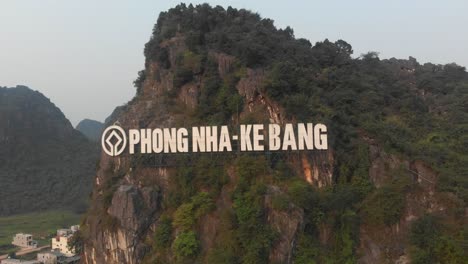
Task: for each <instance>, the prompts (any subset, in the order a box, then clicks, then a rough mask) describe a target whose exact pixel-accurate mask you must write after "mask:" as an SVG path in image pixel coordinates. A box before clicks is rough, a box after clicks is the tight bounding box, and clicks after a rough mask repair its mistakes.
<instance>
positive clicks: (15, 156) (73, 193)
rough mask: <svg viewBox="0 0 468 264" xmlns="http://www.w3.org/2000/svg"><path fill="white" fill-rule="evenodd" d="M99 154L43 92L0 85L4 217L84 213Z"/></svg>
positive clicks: (1, 205)
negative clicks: (56, 210) (60, 210)
mask: <svg viewBox="0 0 468 264" xmlns="http://www.w3.org/2000/svg"><path fill="white" fill-rule="evenodd" d="M97 154H98V148H97V145H96V144H94V143H92V142H90V141H89V140H88V139H86V138H85V137H84V136H83V135H82V134H81V133H80V132H78V131H77V130H75V129H74V128H73V126H72V125H71V123H70V121H69V120H68V119H67V118H66V117H65V115H64V114H63V113H62V111H61V110H60V109H59V108H58V107H57V106H55V105H54V104H53V103H52V102H51V101H50V100H49V99H48V98H47V97H45V96H44V95H43V94H41V93H40V92H38V91H33V90H31V89H29V88H28V87H26V86H16V87H14V88H7V87H0V189H1V190H2V191H1V192H0V215H10V214H16V213H24V212H29V211H38V210H43V209H52V208H67V209H77V210H78V209H79V210H84V209H85V207H86V199H87V195H88V193H89V192H90V190H91V185H92V175H93V171H94V168H95V163H96V160H97Z"/></svg>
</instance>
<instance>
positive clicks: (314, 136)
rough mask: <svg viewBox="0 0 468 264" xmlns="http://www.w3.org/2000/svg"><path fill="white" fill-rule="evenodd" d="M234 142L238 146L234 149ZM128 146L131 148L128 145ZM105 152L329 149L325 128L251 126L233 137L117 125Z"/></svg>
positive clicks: (215, 129) (213, 130)
mask: <svg viewBox="0 0 468 264" xmlns="http://www.w3.org/2000/svg"><path fill="white" fill-rule="evenodd" d="M233 142H237V144H236V145H235V146H238V148H236V149H233ZM127 143H128V144H127ZM101 144H102V149H103V150H104V152H105V153H106V154H108V155H110V156H117V155H120V154H121V153H123V152H124V150H125V149H128V153H130V154H134V153H142V154H145V153H189V152H194V153H197V152H230V151H233V150H234V151H238V150H239V151H243V152H247V151H266V150H267V151H281V150H283V151H286V150H326V149H328V136H327V127H326V126H325V125H323V124H315V125H314V124H312V123H298V124H285V125H284V126H280V125H278V124H269V125H264V124H247V125H240V126H239V128H238V130H237V131H235V133H233V131H229V127H228V126H200V127H192V128H153V129H151V128H142V129H129V130H128V132H127V133H126V132H125V131H124V130H123V129H122V128H121V127H119V126H117V125H113V126H110V127H108V128H107V129H106V130H104V132H103V134H102V139H101Z"/></svg>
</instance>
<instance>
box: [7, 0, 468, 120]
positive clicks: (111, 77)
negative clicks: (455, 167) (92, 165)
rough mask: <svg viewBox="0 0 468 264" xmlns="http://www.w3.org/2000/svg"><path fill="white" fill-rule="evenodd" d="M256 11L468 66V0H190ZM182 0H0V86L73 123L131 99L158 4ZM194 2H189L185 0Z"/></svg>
mask: <svg viewBox="0 0 468 264" xmlns="http://www.w3.org/2000/svg"><path fill="white" fill-rule="evenodd" d="M202 2H208V3H210V4H212V5H222V6H224V7H227V6H229V5H231V6H233V7H237V8H246V9H250V10H252V11H255V12H258V13H259V14H260V15H262V17H268V18H271V19H273V20H274V21H275V25H276V26H277V27H281V28H284V27H285V26H287V25H289V26H291V27H292V28H293V29H294V32H295V35H296V37H303V38H307V39H309V40H310V41H311V42H312V43H315V42H316V41H322V40H323V39H325V38H328V39H330V40H332V41H335V40H337V39H344V40H346V41H347V42H348V43H350V44H351V45H352V46H353V48H354V52H355V55H360V54H361V53H365V52H367V51H377V52H380V57H381V58H390V57H396V58H408V56H413V57H415V58H417V59H418V61H419V62H428V61H430V62H434V63H449V62H456V63H458V64H460V65H463V66H468V45H467V43H468V1H463V0H460V1H432V0H424V1H423V0H420V1H417V0H414V1H402V0H396V1H395V0H394V1H375V0H362V1H359V0H357V1H341V0H340V1H338V0H335V1H333V0H332V1H330V0H327V1H311V0H307V1H305V0H304V1H294V0H288V1H271V0H270V1H267V0H261V1H259V0H255V1H253V0H243V1H193V2H192V3H194V4H195V3H202ZM178 3H180V1H169V0H165V1H154V0H153V1H130V0H128V1H116V0H112V1H110V0H108V1H103V0H99V1H92V0H79V1H78V0H75V1H63V0H0V86H16V85H17V84H23V85H27V86H29V87H31V88H32V89H34V90H39V91H40V92H42V93H43V94H45V95H46V96H47V97H49V98H50V99H51V100H52V102H54V103H55V104H56V105H57V106H58V107H60V109H62V111H63V112H64V113H65V115H66V116H67V117H68V119H70V121H71V122H72V123H73V124H74V125H76V124H77V123H78V122H79V121H80V120H81V119H83V118H91V119H96V120H99V121H103V120H104V119H105V118H106V117H107V116H108V115H109V114H110V113H111V112H112V110H113V109H114V108H115V107H116V106H118V105H121V104H123V103H125V102H127V101H128V100H130V99H131V98H132V97H133V95H134V93H135V89H134V88H133V85H132V82H133V80H134V79H135V77H136V76H137V72H138V71H139V70H141V69H142V68H143V65H144V58H143V47H144V44H145V43H146V42H147V41H148V39H149V37H150V34H151V31H152V28H153V25H154V23H155V22H156V19H157V16H158V14H159V12H161V11H165V10H167V9H168V8H170V7H172V6H175V5H176V4H178ZM187 3H189V2H187Z"/></svg>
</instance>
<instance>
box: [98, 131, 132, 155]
mask: <svg viewBox="0 0 468 264" xmlns="http://www.w3.org/2000/svg"><path fill="white" fill-rule="evenodd" d="M126 145H127V136H126V135H125V131H124V130H123V129H122V128H121V127H119V126H116V125H113V126H110V127H108V128H106V130H104V132H103V133H102V138H101V146H102V149H103V150H104V152H105V153H106V154H107V155H109V156H113V157H114V156H118V155H120V154H121V153H122V152H123V151H124V149H125V146H126Z"/></svg>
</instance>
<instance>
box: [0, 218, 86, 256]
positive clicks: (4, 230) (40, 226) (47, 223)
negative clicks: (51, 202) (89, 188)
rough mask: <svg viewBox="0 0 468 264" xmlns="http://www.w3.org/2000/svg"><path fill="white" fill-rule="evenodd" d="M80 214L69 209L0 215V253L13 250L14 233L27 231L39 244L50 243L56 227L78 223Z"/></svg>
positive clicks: (67, 226)
mask: <svg viewBox="0 0 468 264" xmlns="http://www.w3.org/2000/svg"><path fill="white" fill-rule="evenodd" d="M80 218H81V215H79V214H76V213H73V212H69V211H47V212H40V213H30V214H21V215H13V216H6V217H0V255H2V254H7V253H10V252H12V251H15V247H13V246H11V241H12V237H13V236H14V235H15V234H16V233H29V234H32V235H33V238H34V240H37V241H38V243H39V246H44V245H47V244H49V243H50V238H51V237H52V236H53V235H54V234H55V233H56V231H57V229H60V228H69V227H70V226H71V225H77V224H79V223H80Z"/></svg>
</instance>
